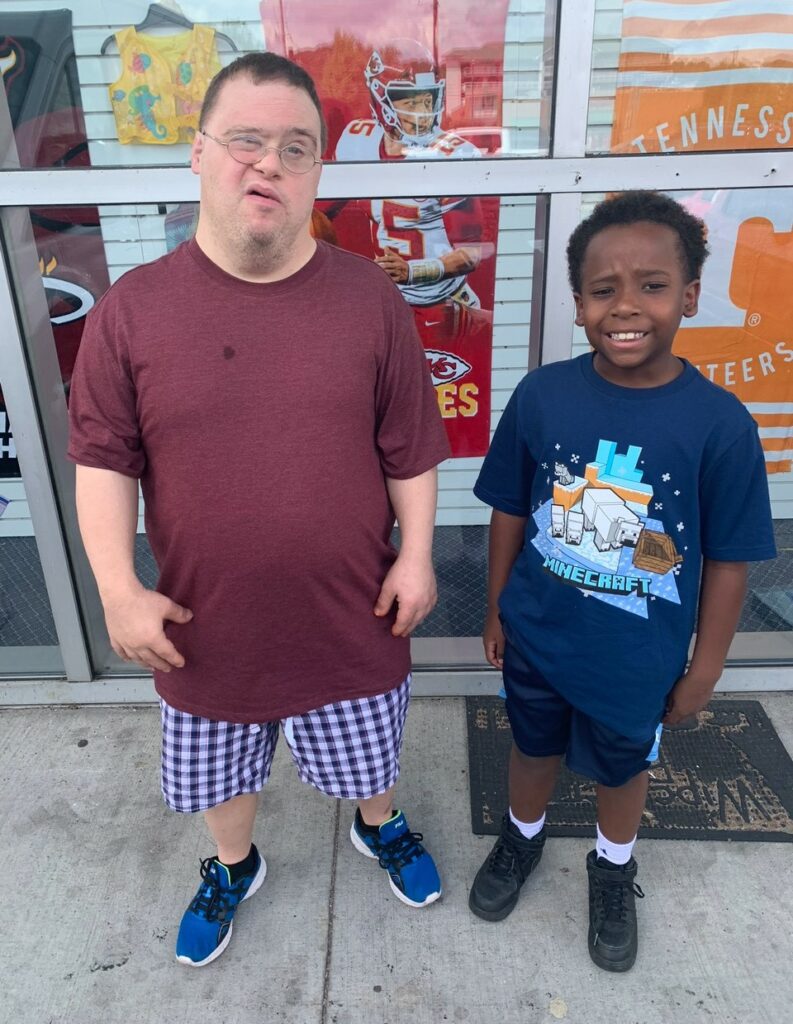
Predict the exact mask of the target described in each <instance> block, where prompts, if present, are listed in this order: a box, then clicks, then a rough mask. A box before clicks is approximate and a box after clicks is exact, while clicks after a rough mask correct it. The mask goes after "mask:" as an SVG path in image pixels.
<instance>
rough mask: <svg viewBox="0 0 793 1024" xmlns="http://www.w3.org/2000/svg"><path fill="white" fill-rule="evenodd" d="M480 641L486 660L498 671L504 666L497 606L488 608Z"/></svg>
mask: <svg viewBox="0 0 793 1024" xmlns="http://www.w3.org/2000/svg"><path fill="white" fill-rule="evenodd" d="M482 643H483V645H484V648H485V657H486V658H487V660H488V662H489V663H490V664H491V665H492V666H493V668H497V669H499V671H500V670H501V669H502V668H503V667H504V630H503V629H502V628H501V619H499V617H498V608H492V609H488V612H487V616H486V618H485V628H484V630H483V631H482Z"/></svg>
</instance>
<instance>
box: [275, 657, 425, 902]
mask: <svg viewBox="0 0 793 1024" xmlns="http://www.w3.org/2000/svg"><path fill="white" fill-rule="evenodd" d="M410 683H411V677H410V676H408V677H407V678H406V679H404V680H403V681H402V682H401V683H400V684H399V686H396V687H394V688H393V689H392V690H388V691H386V692H385V693H381V694H379V695H377V696H375V697H365V698H361V699H359V700H344V701H338V702H337V703H335V704H326V705H325V706H324V707H321V708H317V710H316V711H310V712H308V713H307V714H305V715H299V716H295V717H294V718H291V719H289V720H288V725H287V724H285V726H284V735H285V737H286V740H287V743H288V744H289V747H290V749H291V751H292V757H293V758H294V759H295V763H296V764H297V767H298V772H299V773H300V778H301V779H302V780H303V781H304V782H308V783H309V784H310V785H312V786H314V787H315V788H316V789H318V790H319V791H320V792H321V793H327V794H328V795H329V796H333V797H337V798H342V799H346V800H356V801H357V803H358V808H357V810H356V812H355V818H354V820H353V823H352V826H351V828H350V840H351V842H352V844H353V846H354V847H355V848H356V850H358V851H359V852H360V853H362V854H364V855H365V856H366V857H369V858H371V859H373V860H377V861H378V862H379V863H380V866H381V867H382V868H384V869H385V871H386V872H387V873H388V880H389V884H390V886H391V889H392V891H393V892H394V893H395V895H396V896H398V897H399V899H400V900H401V901H402V902H403V903H406V904H407V905H408V906H411V907H426V906H428V905H429V904H430V903H434V902H435V900H437V899H438V897H439V896H440V894H441V882H440V878H439V877H438V872H437V869H436V867H435V863H434V862H433V860H432V857H431V856H430V854H429V853H428V852H427V850H425V849H424V847H423V846H422V843H421V840H422V836H421V834H420V833H418V832H411V831H410V828H409V827H408V823H407V820H406V818H405V815H404V814H403V813H402V811H399V810H395V809H394V786H395V783H396V779H397V776H398V774H399V754H400V751H401V748H402V735H403V730H404V725H405V717H406V715H407V709H408V703H409V700H410ZM370 794H372V795H370Z"/></svg>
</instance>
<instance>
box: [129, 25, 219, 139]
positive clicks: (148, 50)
mask: <svg viewBox="0 0 793 1024" xmlns="http://www.w3.org/2000/svg"><path fill="white" fill-rule="evenodd" d="M116 42H117V44H118V50H119V54H120V55H121V68H122V70H121V77H120V78H119V79H118V80H117V81H116V82H114V83H113V84H112V85H111V86H110V87H109V90H110V103H111V105H112V107H113V114H114V116H115V119H116V131H117V132H118V141H119V142H121V143H128V142H146V143H152V144H160V145H171V144H173V143H175V142H190V141H191V140H192V134H193V132H194V131H195V130H196V129H197V128H198V115H199V114H200V112H201V103H202V101H203V98H204V93H205V92H206V89H207V86H208V85H209V82H210V79H211V78H212V77H213V75H215V74H216V72H218V71H219V70H220V61H219V60H218V55H217V49H216V47H215V30H214V29H211V28H207V27H206V26H204V25H196V26H194V28H193V29H192V30H191V31H190V32H180V33H179V34H178V35H169V36H148V35H141V34H140V33H138V32H136V31H135V29H134V28H133V27H132V26H130V27H129V28H125V29H122V30H121V31H120V32H117V33H116Z"/></svg>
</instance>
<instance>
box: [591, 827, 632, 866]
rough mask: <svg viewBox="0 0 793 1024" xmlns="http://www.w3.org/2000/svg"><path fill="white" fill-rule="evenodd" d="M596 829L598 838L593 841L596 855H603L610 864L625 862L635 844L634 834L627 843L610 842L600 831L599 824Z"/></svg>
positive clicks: (628, 858) (629, 857)
mask: <svg viewBox="0 0 793 1024" xmlns="http://www.w3.org/2000/svg"><path fill="white" fill-rule="evenodd" d="M597 830H598V838H597V842H596V843H595V850H596V851H597V855H598V857H605V859H606V860H607V861H609V863H610V864H627V863H628V861H629V860H630V859H631V854H632V853H633V847H634V846H635V845H636V836H634V837H633V839H631V841H630V842H629V843H612V841H611V840H610V839H606V837H605V836H604V835H603V833H602V832H601V831H600V825H598V826H597Z"/></svg>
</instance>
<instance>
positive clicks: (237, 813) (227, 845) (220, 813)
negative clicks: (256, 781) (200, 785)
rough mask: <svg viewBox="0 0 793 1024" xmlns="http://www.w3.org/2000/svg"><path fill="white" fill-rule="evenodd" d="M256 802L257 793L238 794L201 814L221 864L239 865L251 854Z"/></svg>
mask: <svg viewBox="0 0 793 1024" xmlns="http://www.w3.org/2000/svg"><path fill="white" fill-rule="evenodd" d="M258 799H259V798H258V794H256V793H241V794H240V795H239V796H235V797H232V799H231V800H226V802H225V803H222V804H218V805H217V806H216V807H210V808H209V810H208V811H205V812H204V819H205V820H206V823H207V828H208V829H209V831H210V832H211V833H212V838H213V839H214V840H215V842H216V843H217V847H218V853H217V859H218V860H219V861H220V862H221V864H226V865H232V864H238V863H239V862H240V861H243V860H245V858H246V857H247V856H248V854H249V853H250V851H251V846H252V844H253V823H254V821H255V819H256V808H257V805H258Z"/></svg>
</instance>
